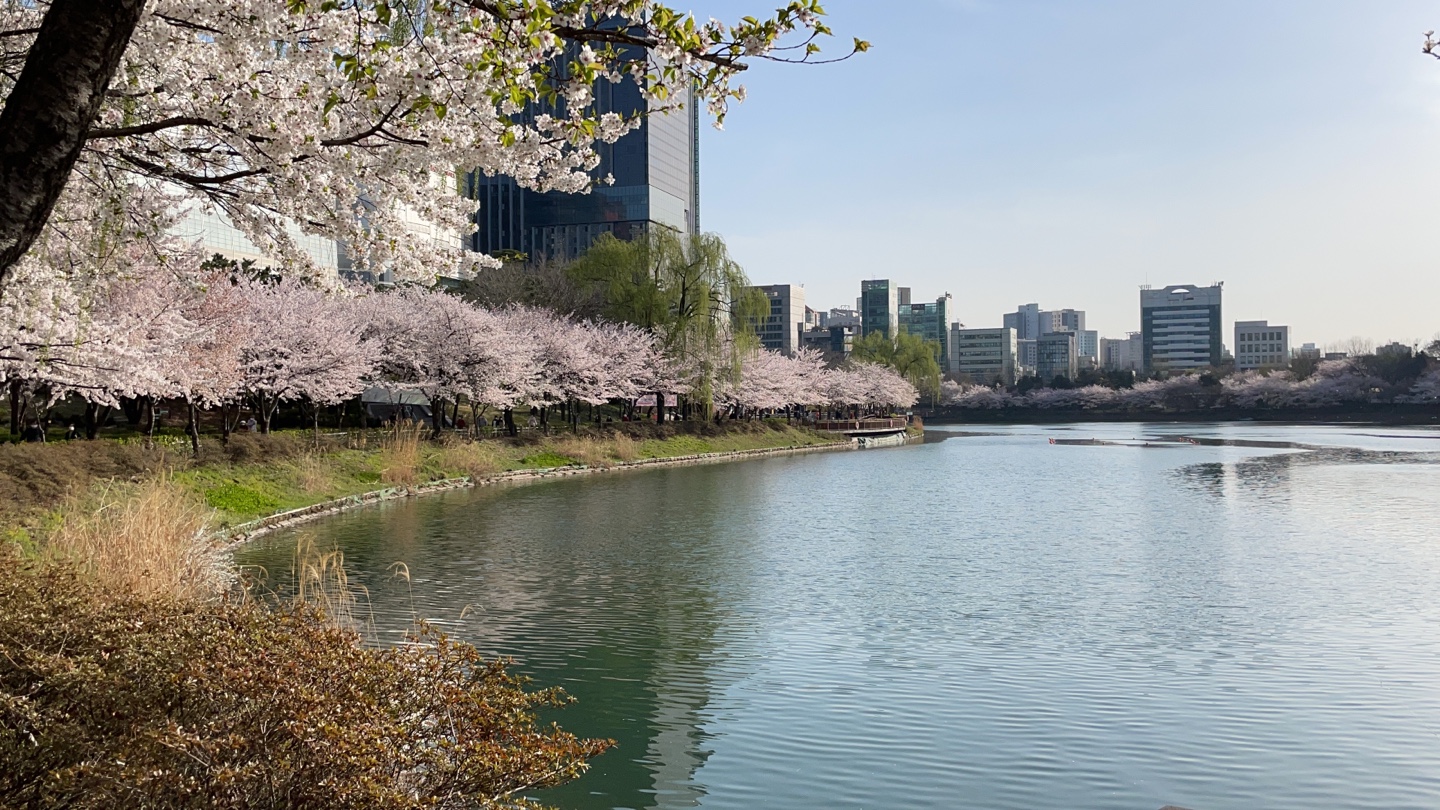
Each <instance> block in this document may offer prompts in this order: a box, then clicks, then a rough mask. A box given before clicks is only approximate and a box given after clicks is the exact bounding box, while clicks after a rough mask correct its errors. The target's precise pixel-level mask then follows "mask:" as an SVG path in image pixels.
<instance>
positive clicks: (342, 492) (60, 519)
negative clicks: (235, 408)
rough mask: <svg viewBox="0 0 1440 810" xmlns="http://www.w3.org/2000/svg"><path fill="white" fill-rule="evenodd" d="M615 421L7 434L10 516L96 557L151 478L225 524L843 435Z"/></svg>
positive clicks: (19, 526) (1, 453)
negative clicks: (517, 428)
mask: <svg viewBox="0 0 1440 810" xmlns="http://www.w3.org/2000/svg"><path fill="white" fill-rule="evenodd" d="M611 428H612V429H610V430H607V431H599V430H597V431H583V432H581V433H578V434H558V435H551V436H546V435H543V434H540V433H538V432H537V433H526V434H525V435H523V436H521V437H519V438H516V439H508V438H503V437H502V438H497V439H487V440H483V441H472V440H469V439H468V438H466V437H464V436H460V435H457V434H453V433H452V434H449V435H446V436H445V437H443V438H442V439H441V440H438V441H432V440H431V439H430V438H429V431H428V429H424V428H421V427H419V426H412V427H410V428H408V429H391V430H373V431H354V432H350V433H345V434H338V435H326V436H324V437H322V441H321V442H320V443H319V444H317V443H316V442H315V440H314V438H313V436H312V435H311V434H310V433H308V432H300V431H286V432H282V433H276V434H272V435H263V434H236V435H234V436H231V437H230V440H229V442H228V443H226V444H221V443H219V442H214V443H207V444H206V445H205V448H204V452H202V453H201V454H200V455H199V456H194V455H192V454H190V453H189V452H188V447H187V446H186V445H185V444H183V443H179V442H176V443H174V444H173V445H172V447H171V448H170V449H167V448H166V447H165V445H164V444H163V443H161V444H157V445H156V446H146V445H144V444H142V443H137V442H114V441H105V440H98V441H94V442H54V443H50V444H43V445H42V444H0V526H3V527H6V534H7V536H8V537H9V538H10V539H11V540H12V541H17V542H20V543H22V544H23V545H25V546H26V547H33V546H35V545H36V544H37V543H40V542H42V540H41V538H51V537H53V538H61V537H63V538H65V542H66V543H67V544H69V545H76V544H80V543H81V537H82V536H83V537H87V538H89V539H88V540H86V541H85V542H90V543H93V546H92V547H91V550H90V551H88V552H87V553H86V554H85V555H83V556H94V555H98V554H100V553H102V551H103V550H104V548H105V547H106V546H107V545H108V546H116V545H124V544H121V543H118V541H117V540H115V539H114V538H112V540H111V541H110V542H109V543H108V544H107V543H106V542H104V541H103V537H102V535H103V533H104V532H106V531H109V532H117V533H118V534H117V535H116V536H117V537H118V536H122V535H126V534H128V532H126V531H125V530H124V528H123V524H121V525H117V524H116V523H115V522H114V521H113V520H111V521H109V522H107V523H104V524H97V523H94V522H87V520H88V519H87V516H88V515H92V514H101V513H105V514H107V515H111V514H125V513H126V512H125V510H127V509H129V508H131V502H132V501H135V500H139V501H144V500H145V499H147V498H150V497H153V496H154V494H155V491H154V490H150V489H137V488H136V487H137V485H139V484H140V483H142V482H153V481H160V482H163V484H164V488H165V490H166V491H168V492H170V494H171V495H172V496H175V497H171V498H169V500H171V501H172V502H175V503H180V502H182V501H183V502H186V503H190V504H193V505H194V507H195V509H196V510H197V511H195V512H187V513H186V514H187V517H186V520H190V521H194V520H196V519H200V523H203V524H204V525H205V526H207V527H208V528H209V529H212V530H214V529H223V528H225V527H227V526H233V525H236V524H239V523H243V522H245V521H249V520H254V519H256V518H260V517H264V516H266V515H270V514H274V513H276V512H282V511H287V510H291V509H298V508H301V507H305V506H310V505H313V504H317V503H322V502H325V501H329V500H334V499H337V498H344V497H348V496H351V495H358V494H361V493H365V492H371V491H374V490H379V489H384V488H387V487H397V486H398V487H413V486H418V485H422V484H426V483H430V482H434V481H440V480H445V479H453V478H460V477H470V478H472V479H475V480H477V481H480V480H484V479H486V478H488V477H490V476H494V475H497V474H500V473H505V472H511V471H516V470H527V469H532V470H533V469H542V468H550V467H567V466H586V467H602V468H603V467H609V466H613V465H615V464H619V463H628V462H635V461H644V460H647V459H666V458H676V457H680V456H690V455H697V454H704V453H726V452H734V451H742V450H764V449H778V448H789V447H810V446H820V445H825V444H832V443H834V442H836V441H837V439H836V438H835V437H832V436H828V435H825V434H820V433H816V432H815V431H812V430H809V429H807V428H805V427H803V426H800V425H790V424H787V423H786V422H784V421H783V420H757V421H743V422H730V421H727V422H722V423H718V424H716V423H706V422H690V423H679V422H676V423H669V424H666V425H647V424H643V423H626V424H620V425H612V426H611ZM116 510H118V512H117V511H116ZM172 517H174V516H172ZM186 525H192V524H186ZM193 525H195V526H197V527H198V525H199V524H193ZM82 527H89V528H86V529H84V530H83V531H82ZM147 536H149V535H148V534H147Z"/></svg>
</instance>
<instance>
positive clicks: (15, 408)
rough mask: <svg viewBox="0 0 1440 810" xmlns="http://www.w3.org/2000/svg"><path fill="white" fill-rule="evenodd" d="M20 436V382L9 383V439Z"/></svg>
mask: <svg viewBox="0 0 1440 810" xmlns="http://www.w3.org/2000/svg"><path fill="white" fill-rule="evenodd" d="M19 436H20V381H19V380H11V381H10V437H11V438H12V439H13V438H19Z"/></svg>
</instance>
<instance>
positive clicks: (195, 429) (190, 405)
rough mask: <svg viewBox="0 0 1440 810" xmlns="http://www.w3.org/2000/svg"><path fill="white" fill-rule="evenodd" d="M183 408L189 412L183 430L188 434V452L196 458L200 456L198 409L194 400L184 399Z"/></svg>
mask: <svg viewBox="0 0 1440 810" xmlns="http://www.w3.org/2000/svg"><path fill="white" fill-rule="evenodd" d="M185 410H186V411H187V412H189V414H190V422H189V424H187V425H185V432H186V433H188V434H190V452H191V454H193V455H194V456H195V457H196V458H199V457H200V409H199V408H196V407H195V402H194V400H189V399H187V400H185Z"/></svg>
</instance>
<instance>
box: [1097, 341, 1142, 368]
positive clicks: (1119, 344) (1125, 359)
mask: <svg viewBox="0 0 1440 810" xmlns="http://www.w3.org/2000/svg"><path fill="white" fill-rule="evenodd" d="M1100 365H1101V367H1103V368H1106V369H1109V370H1110V371H1142V370H1144V367H1145V340H1144V337H1143V336H1142V335H1141V334H1140V333H1139V332H1131V333H1130V334H1129V336H1128V337H1123V338H1105V339H1104V340H1101V341H1100Z"/></svg>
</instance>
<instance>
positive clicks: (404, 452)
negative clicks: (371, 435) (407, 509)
mask: <svg viewBox="0 0 1440 810" xmlns="http://www.w3.org/2000/svg"><path fill="white" fill-rule="evenodd" d="M422 430H423V428H422V427H421V426H419V425H415V426H411V427H400V428H396V430H395V432H394V433H393V434H391V435H390V436H387V437H386V438H385V445H384V447H383V448H382V449H381V451H380V480H382V481H384V482H385V483H387V484H392V485H395V486H405V487H413V486H415V485H416V484H417V483H419V482H420V461H421V459H420V433H421V431H422Z"/></svg>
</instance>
